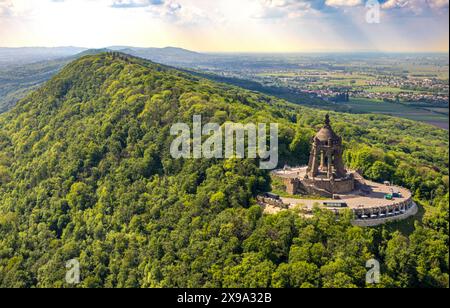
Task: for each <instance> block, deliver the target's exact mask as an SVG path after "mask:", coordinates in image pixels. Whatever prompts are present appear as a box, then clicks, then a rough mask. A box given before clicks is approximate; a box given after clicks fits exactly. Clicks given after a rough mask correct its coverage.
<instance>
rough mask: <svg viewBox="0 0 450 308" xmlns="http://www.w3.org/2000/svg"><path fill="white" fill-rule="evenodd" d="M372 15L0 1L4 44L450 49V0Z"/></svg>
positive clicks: (243, 4)
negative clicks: (375, 19)
mask: <svg viewBox="0 0 450 308" xmlns="http://www.w3.org/2000/svg"><path fill="white" fill-rule="evenodd" d="M370 1H374V0H370ZM367 11H368V8H367V3H366V0H0V46H2V47H22V46H48V47H54V46H79V47H88V48H99V47H106V46H112V45H127V46H140V47H166V46H175V47H183V48H187V49H191V50H196V51H209V52H214V51H217V52H312V51H368V50H370V51H398V52H400V51H401V52H403V51H406V52H408V51H409V52H419V51H444V52H448V45H449V0H381V2H380V12H381V13H380V20H379V21H380V22H379V23H368V22H367V18H366V15H367ZM372 16H373V15H372Z"/></svg>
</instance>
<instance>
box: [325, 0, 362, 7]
mask: <svg viewBox="0 0 450 308" xmlns="http://www.w3.org/2000/svg"><path fill="white" fill-rule="evenodd" d="M325 4H326V5H328V6H332V7H354V6H360V5H362V0H326V2H325Z"/></svg>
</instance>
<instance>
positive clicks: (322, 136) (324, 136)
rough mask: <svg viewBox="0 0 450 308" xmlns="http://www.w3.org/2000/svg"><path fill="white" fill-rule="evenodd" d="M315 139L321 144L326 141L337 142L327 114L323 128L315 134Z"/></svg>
mask: <svg viewBox="0 0 450 308" xmlns="http://www.w3.org/2000/svg"><path fill="white" fill-rule="evenodd" d="M316 138H317V139H319V140H320V141H322V142H326V141H328V140H330V139H331V140H339V136H338V135H337V134H336V133H335V132H334V131H333V128H332V127H331V122H330V116H329V115H328V114H327V116H326V118H325V126H324V127H322V129H321V130H320V131H319V132H318V133H317V135H316Z"/></svg>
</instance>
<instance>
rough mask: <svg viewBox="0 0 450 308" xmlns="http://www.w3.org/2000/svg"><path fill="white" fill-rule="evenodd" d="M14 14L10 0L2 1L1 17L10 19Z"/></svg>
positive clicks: (0, 0)
mask: <svg viewBox="0 0 450 308" xmlns="http://www.w3.org/2000/svg"><path fill="white" fill-rule="evenodd" d="M12 12H13V4H12V1H10V0H0V17H9V16H11V15H12Z"/></svg>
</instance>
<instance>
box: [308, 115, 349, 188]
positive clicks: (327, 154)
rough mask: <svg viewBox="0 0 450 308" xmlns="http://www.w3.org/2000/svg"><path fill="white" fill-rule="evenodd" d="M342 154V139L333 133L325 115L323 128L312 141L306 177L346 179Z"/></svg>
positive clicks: (328, 118) (328, 119)
mask: <svg viewBox="0 0 450 308" xmlns="http://www.w3.org/2000/svg"><path fill="white" fill-rule="evenodd" d="M342 154H343V148H342V138H341V137H339V136H338V135H336V133H335V132H334V131H333V128H332V127H331V122H330V116H329V115H327V116H326V118H325V126H324V127H323V128H322V129H321V130H320V131H319V132H318V133H317V135H316V136H315V137H314V140H313V146H312V150H311V155H310V158H309V165H308V170H307V177H308V178H312V179H314V178H322V179H327V180H338V179H343V178H345V177H347V170H345V167H344V161H343V159H342Z"/></svg>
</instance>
